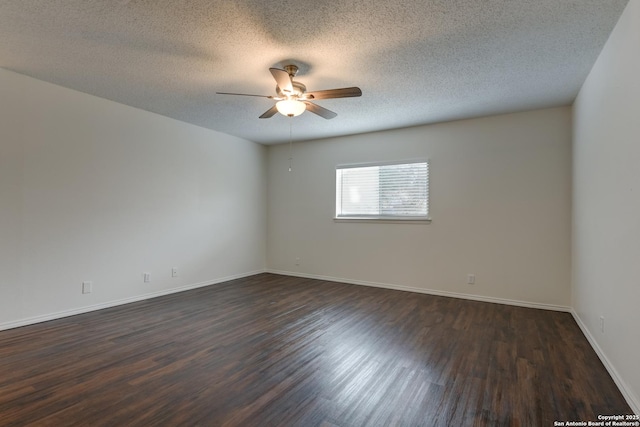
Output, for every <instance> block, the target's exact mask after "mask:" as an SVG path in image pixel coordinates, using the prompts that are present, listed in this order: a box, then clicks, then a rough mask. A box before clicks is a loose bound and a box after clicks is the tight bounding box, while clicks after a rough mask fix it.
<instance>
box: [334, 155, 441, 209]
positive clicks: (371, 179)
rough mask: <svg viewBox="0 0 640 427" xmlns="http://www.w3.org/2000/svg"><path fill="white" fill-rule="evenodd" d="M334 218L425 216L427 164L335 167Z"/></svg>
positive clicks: (427, 194) (427, 185)
mask: <svg viewBox="0 0 640 427" xmlns="http://www.w3.org/2000/svg"><path fill="white" fill-rule="evenodd" d="M336 218H373V219H428V218H429V163H428V162H426V161H420V162H411V163H393V164H377V165H370V166H339V167H337V168H336Z"/></svg>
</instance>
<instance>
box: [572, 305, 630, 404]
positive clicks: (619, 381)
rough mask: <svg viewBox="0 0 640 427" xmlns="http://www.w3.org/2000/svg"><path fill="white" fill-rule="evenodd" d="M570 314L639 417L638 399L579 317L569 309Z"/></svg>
mask: <svg viewBox="0 0 640 427" xmlns="http://www.w3.org/2000/svg"><path fill="white" fill-rule="evenodd" d="M571 314H572V315H573V318H574V319H575V321H576V323H577V324H578V326H579V327H580V330H581V331H582V333H583V334H584V336H585V337H586V338H587V341H589V344H591V347H592V348H593V350H594V351H595V352H596V354H597V355H598V357H599V358H600V361H601V362H602V364H603V365H604V367H605V368H606V369H607V371H608V372H609V375H611V378H613V381H614V382H615V383H616V385H617V386H618V389H619V390H620V392H621V393H622V395H623V396H624V398H625V400H626V401H627V403H628V404H629V406H631V409H632V410H633V412H634V413H635V414H636V415H640V399H638V397H637V396H636V395H634V393H633V392H632V391H631V389H630V388H629V386H627V383H625V381H624V380H623V379H622V376H620V374H618V371H617V370H616V368H614V367H613V364H612V363H611V362H610V361H609V358H607V355H606V354H605V353H604V351H602V348H600V346H599V345H598V342H597V341H596V340H595V338H594V337H593V335H592V334H591V331H589V329H588V328H587V325H585V323H584V322H583V321H582V319H581V318H580V316H578V313H576V311H575V310H573V309H571Z"/></svg>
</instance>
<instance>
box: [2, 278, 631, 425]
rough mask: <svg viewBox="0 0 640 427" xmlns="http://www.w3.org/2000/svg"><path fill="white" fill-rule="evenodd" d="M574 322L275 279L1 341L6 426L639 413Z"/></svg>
mask: <svg viewBox="0 0 640 427" xmlns="http://www.w3.org/2000/svg"><path fill="white" fill-rule="evenodd" d="M631 413H632V411H631V409H630V408H629V406H628V405H627V404H626V403H625V401H624V399H623V397H622V395H621V393H620V392H619V390H618V389H617V388H616V386H615V384H614V382H613V381H612V379H611V377H610V376H609V375H608V373H607V372H606V370H605V368H604V367H603V365H602V364H601V362H600V361H599V359H598V357H597V356H596V354H595V353H594V351H593V349H592V348H591V347H590V346H589V344H588V342H587V340H586V339H585V337H584V336H583V335H582V333H581V332H580V330H579V328H578V326H577V325H576V323H575V322H574V320H573V318H572V317H571V315H570V314H568V313H559V312H552V311H543V310H535V309H527V308H520V307H512V306H504V305H498V304H490V303H482V302H474V301H466V300H459V299H452V298H444V297H435V296H428V295H422V294H414V293H409V292H400V291H392V290H386V289H378V288H368V287H363V286H355V285H346V284H340V283H333V282H325V281H318V280H310V279H300V278H292V277H285V276H278V275H273V274H260V275H257V276H252V277H249V278H245V279H239V280H234V281H231V282H226V283H223V284H218V285H213V286H209V287H206V288H200V289H196V290H193V291H188V292H183V293H179V294H173V295H169V296H165V297H160V298H156V299H152V300H147V301H142V302H137V303H132V304H128V305H124V306H119V307H115V308H110V309H106V310H101V311H96V312H92V313H88V314H83V315H78V316H74V317H68V318H65V319H60V320H55V321H50V322H46V323H41V324H37V325H32V326H27V327H22V328H17V329H13V330H7V331H3V332H0V425H2V426H25V425H43V426H76V425H77V426H196V425H198V426H305V427H307V426H322V427H334V426H467V425H469V426H470V425H490V426H496V425H505V426H552V425H553V422H554V421H555V420H558V421H589V420H592V421H595V420H597V416H598V415H599V414H631Z"/></svg>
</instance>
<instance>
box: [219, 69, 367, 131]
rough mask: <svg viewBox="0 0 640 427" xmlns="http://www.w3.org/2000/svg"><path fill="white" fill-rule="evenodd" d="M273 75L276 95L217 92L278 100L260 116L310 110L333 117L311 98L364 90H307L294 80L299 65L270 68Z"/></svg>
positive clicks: (331, 112)
mask: <svg viewBox="0 0 640 427" xmlns="http://www.w3.org/2000/svg"><path fill="white" fill-rule="evenodd" d="M269 71H271V75H272V76H273V78H274V79H275V81H276V96H267V95H250V94H248V93H230V92H216V93H217V94H219V95H241V96H258V97H261V98H269V99H273V100H276V101H278V102H276V104H275V105H274V106H273V107H271V108H269V109H268V110H267V111H265V112H264V113H263V114H262V115H261V116H260V118H261V119H268V118H270V117H273V116H274V115H275V114H276V113H278V112H279V113H280V114H283V115H285V116H289V117H294V116H298V115H300V114H302V113H304V112H305V110H308V111H310V112H312V113H314V114H317V115H319V116H320V117H323V118H325V119H333V118H334V117H335V116H337V114H336V113H334V112H333V111H331V110H328V109H326V108H324V107H321V106H319V105H318V104H314V103H313V102H311V100H316V99H330V98H351V97H356V96H361V95H362V91H361V90H360V88H358V87H345V88H341V89H327V90H318V91H314V92H307V87H306V86H305V85H303V84H302V83H300V82H296V81H294V80H293V78H294V77H295V75H296V74H297V73H298V67H297V66H295V65H285V66H284V70H281V69H279V68H269Z"/></svg>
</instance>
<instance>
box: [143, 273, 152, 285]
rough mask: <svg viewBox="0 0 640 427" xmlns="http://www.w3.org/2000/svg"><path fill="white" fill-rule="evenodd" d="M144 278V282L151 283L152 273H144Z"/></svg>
mask: <svg viewBox="0 0 640 427" xmlns="http://www.w3.org/2000/svg"><path fill="white" fill-rule="evenodd" d="M142 280H144V283H149V282H150V281H151V273H142Z"/></svg>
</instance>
